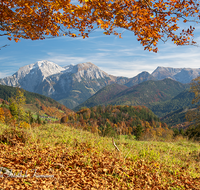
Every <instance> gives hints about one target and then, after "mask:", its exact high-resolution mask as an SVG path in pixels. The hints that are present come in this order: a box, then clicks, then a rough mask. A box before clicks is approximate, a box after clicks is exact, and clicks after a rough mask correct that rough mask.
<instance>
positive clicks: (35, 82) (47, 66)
mask: <svg viewBox="0 0 200 190" xmlns="http://www.w3.org/2000/svg"><path fill="white" fill-rule="evenodd" d="M198 75H200V69H191V68H170V67H157V68H156V69H155V70H154V71H153V72H152V73H151V74H150V73H148V72H145V71H144V72H142V73H140V74H138V75H137V76H135V77H133V78H127V77H116V76H113V75H109V74H107V73H106V72H104V71H102V70H101V69H99V68H98V67H97V66H96V65H94V64H92V63H90V62H86V63H80V64H77V65H67V66H65V67H61V66H59V65H57V64H55V63H53V62H50V61H38V62H36V63H34V64H30V65H26V66H24V67H21V68H20V69H19V70H18V71H17V72H16V73H14V74H13V75H12V76H9V77H5V78H3V79H0V84H2V85H8V86H13V87H20V88H23V89H25V90H27V91H30V92H35V93H39V94H42V95H45V96H48V97H51V98H53V99H55V100H56V101H58V102H60V103H62V104H64V105H65V106H66V107H68V108H70V109H73V108H75V107H77V106H78V105H80V104H81V103H83V102H84V101H86V100H87V99H88V98H90V97H91V96H93V95H94V94H95V93H96V92H98V91H99V90H101V89H102V88H103V87H105V86H108V85H111V84H113V85H114V84H117V85H120V86H117V85H116V87H117V88H116V89H115V90H116V91H118V92H121V93H122V94H121V95H123V96H124V100H125V99H126V98H127V97H126V96H128V95H125V94H123V93H127V94H129V93H130V92H133V91H134V92H135V94H137V90H138V89H137V88H139V87H137V85H139V84H141V83H143V82H145V81H146V82H147V83H144V85H146V86H148V85H149V84H148V81H154V83H156V82H158V83H159V81H161V80H162V79H165V78H170V79H172V80H173V81H177V82H180V83H183V84H185V83H189V82H190V81H191V80H192V79H193V78H196V77H197V76H198ZM161 83H162V82H161ZM152 85H153V83H152ZM160 85H161V86H162V85H163V84H160ZM181 85H182V84H179V86H181ZM163 88H164V87H163ZM184 88H185V87H184ZM120 90H121V91H120ZM149 90H155V91H156V88H153V87H152V89H149ZM161 91H162V92H164V93H165V94H163V95H162V93H161V94H160V96H159V97H158V98H160V99H162V96H166V97H168V98H169V99H170V98H171V96H168V94H167V92H166V91H167V90H166V91H165V90H164V89H163V90H161ZM102 93H103V92H102ZM110 93H111V94H112V93H113V92H110ZM111 94H110V95H109V96H111ZM176 95H177V94H176ZM147 96H148V92H147V94H146V97H147ZM153 98H156V97H153ZM143 100H145V96H144V99H143ZM117 102H118V100H117V97H116V103H117Z"/></svg>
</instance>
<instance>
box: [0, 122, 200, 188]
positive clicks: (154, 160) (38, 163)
mask: <svg viewBox="0 0 200 190" xmlns="http://www.w3.org/2000/svg"><path fill="white" fill-rule="evenodd" d="M0 142H1V143H0V151H1V154H0V168H1V167H3V169H4V171H2V172H0V189H52V190H53V189H77V190H78V189H171V190H179V189H180V190H181V189H197V190H198V189H200V144H199V143H197V142H196V143H195V142H192V141H188V140H185V139H183V138H178V137H177V138H176V139H175V140H174V141H173V142H158V141H136V140H135V139H134V138H133V136H126V135H121V136H118V137H117V138H115V139H114V142H115V144H116V146H117V147H118V148H119V150H120V151H118V150H117V149H116V148H115V146H114V145H113V142H112V138H109V137H101V136H99V135H98V134H93V133H90V132H88V131H84V130H81V129H75V128H73V127H70V126H67V125H64V124H46V125H40V126H36V127H31V128H28V129H24V128H13V127H9V126H7V125H3V124H1V125H0ZM6 168H7V169H6ZM8 170H12V171H10V173H8ZM6 171H7V172H6Z"/></svg>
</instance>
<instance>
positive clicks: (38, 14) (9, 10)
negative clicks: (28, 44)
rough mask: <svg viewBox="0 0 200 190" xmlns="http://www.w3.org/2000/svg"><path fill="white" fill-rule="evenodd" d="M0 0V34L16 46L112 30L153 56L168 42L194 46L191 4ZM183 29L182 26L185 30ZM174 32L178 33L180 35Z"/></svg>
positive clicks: (174, 0) (194, 4)
mask: <svg viewBox="0 0 200 190" xmlns="http://www.w3.org/2000/svg"><path fill="white" fill-rule="evenodd" d="M73 2H74V1H72V2H71V1H70V0H48V1H45V0H1V2H0V14H1V17H0V31H1V32H0V35H1V36H6V35H7V36H8V39H9V40H12V39H14V40H15V41H16V42H17V41H18V40H19V39H20V38H24V39H32V40H37V39H45V38H46V37H47V36H48V35H50V36H61V35H68V36H71V37H77V36H82V37H83V38H85V37H88V35H89V33H90V32H91V31H92V30H94V29H96V28H102V29H103V30H104V34H106V35H110V34H114V35H118V36H119V37H121V34H120V33H119V32H117V31H118V30H117V29H118V28H123V29H126V30H129V31H132V32H133V33H134V35H136V36H137V39H138V41H140V43H141V44H142V45H143V46H144V49H145V50H146V49H147V50H149V51H154V52H157V50H158V49H157V47H156V46H157V43H158V42H159V41H160V40H162V41H166V40H167V39H171V40H172V41H173V42H174V43H175V44H176V45H189V44H192V45H194V44H195V42H194V41H193V32H194V30H195V28H194V27H193V26H189V27H188V28H187V29H183V30H182V29H181V28H180V27H179V26H180V23H181V22H180V21H182V22H183V23H187V22H190V21H193V22H194V23H196V22H197V23H198V22H199V19H200V14H199V3H198V1H197V0H78V1H77V2H78V3H73ZM186 26H188V25H186ZM178 29H181V30H180V31H179V30H178Z"/></svg>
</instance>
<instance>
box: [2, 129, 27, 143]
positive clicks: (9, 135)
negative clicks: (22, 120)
mask: <svg viewBox="0 0 200 190" xmlns="http://www.w3.org/2000/svg"><path fill="white" fill-rule="evenodd" d="M29 139H30V135H29V134H28V133H27V132H26V131H24V130H22V129H19V128H16V127H10V128H7V129H5V130H4V131H3V133H2V134H1V135H0V142H2V143H6V144H9V145H16V144H21V143H22V144H25V143H26V142H27V141H28V140H29Z"/></svg>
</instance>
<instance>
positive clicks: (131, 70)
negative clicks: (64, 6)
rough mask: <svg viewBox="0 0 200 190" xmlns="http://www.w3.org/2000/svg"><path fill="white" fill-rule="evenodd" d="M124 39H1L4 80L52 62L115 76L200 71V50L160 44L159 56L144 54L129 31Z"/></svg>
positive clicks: (101, 36)
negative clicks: (166, 70) (87, 65)
mask: <svg viewBox="0 0 200 190" xmlns="http://www.w3.org/2000/svg"><path fill="white" fill-rule="evenodd" d="M121 31H122V32H123V35H122V37H123V38H122V39H120V38H118V37H117V36H114V35H110V36H106V35H104V34H103V31H102V30H100V29H98V30H96V31H94V32H93V33H91V34H90V37H89V38H87V39H82V38H70V37H67V36H66V37H57V38H51V39H45V40H37V41H31V40H20V42H18V43H15V42H14V41H8V40H7V38H6V37H1V42H0V46H2V45H5V44H8V45H9V46H7V47H5V48H2V49H1V50H0V68H1V69H0V78H3V77H6V76H10V75H12V74H14V73H15V72H16V71H17V70H18V69H19V68H20V67H22V66H25V65H28V64H32V63H35V62H36V61H41V60H48V61H52V62H54V63H56V64H58V65H60V66H67V65H70V64H78V63H83V62H92V63H93V64H95V65H97V66H98V67H99V68H100V69H102V70H103V71H105V72H107V73H108V74H112V75H115V76H125V77H129V78H131V77H134V76H136V75H137V74H139V73H140V72H142V71H148V72H149V73H151V72H152V71H153V70H155V69H156V68H157V66H164V67H174V68H183V67H185V68H200V47H195V46H176V45H174V44H173V43H172V42H170V41H169V42H166V43H165V44H164V43H163V42H160V43H159V44H158V48H159V51H158V53H153V52H149V51H144V48H143V46H142V45H141V44H140V43H139V42H138V41H137V37H136V36H134V34H133V33H131V32H129V31H124V30H121ZM199 31H200V26H196V34H195V41H196V42H198V44H200V32H199Z"/></svg>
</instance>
